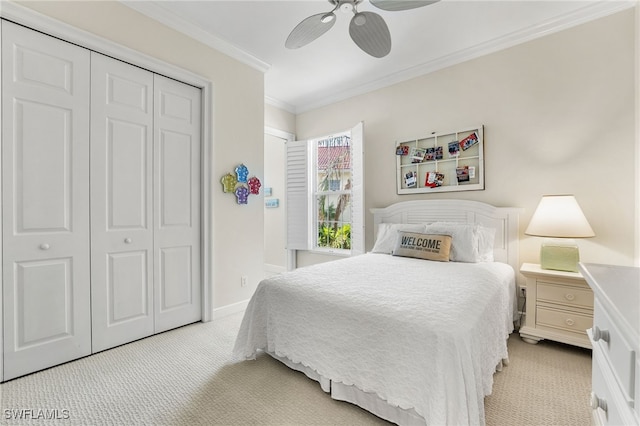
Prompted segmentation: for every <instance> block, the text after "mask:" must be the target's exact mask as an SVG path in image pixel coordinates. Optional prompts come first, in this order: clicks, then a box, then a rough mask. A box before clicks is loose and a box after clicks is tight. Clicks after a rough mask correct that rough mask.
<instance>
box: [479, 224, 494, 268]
mask: <svg viewBox="0 0 640 426" xmlns="http://www.w3.org/2000/svg"><path fill="white" fill-rule="evenodd" d="M477 230H478V262H493V246H494V244H495V241H496V228H487V227H486V226H482V225H478V226H477Z"/></svg>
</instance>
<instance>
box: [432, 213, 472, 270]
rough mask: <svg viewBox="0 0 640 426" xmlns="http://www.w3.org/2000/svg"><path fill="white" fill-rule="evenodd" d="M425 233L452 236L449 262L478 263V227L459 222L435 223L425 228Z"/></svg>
mask: <svg viewBox="0 0 640 426" xmlns="http://www.w3.org/2000/svg"><path fill="white" fill-rule="evenodd" d="M424 232H425V233H427V234H440V235H450V236H451V252H450V256H449V260H451V261H454V262H470V263H475V262H478V258H479V255H478V233H477V232H476V225H473V224H469V223H458V222H434V223H430V224H428V225H426V226H425V231H424Z"/></svg>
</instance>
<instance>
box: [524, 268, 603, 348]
mask: <svg viewBox="0 0 640 426" xmlns="http://www.w3.org/2000/svg"><path fill="white" fill-rule="evenodd" d="M520 273H521V274H522V275H524V277H525V278H526V279H527V292H526V294H527V304H526V314H525V323H524V326H522V327H521V328H520V336H521V337H522V340H524V341H525V342H527V343H531V344H535V343H538V342H539V341H540V340H542V339H550V340H555V341H557V342H562V343H568V344H570V345H575V346H581V347H583V348H589V349H591V342H590V341H589V337H588V336H587V331H586V330H587V329H588V328H591V327H592V326H593V292H592V291H591V289H590V288H589V286H588V285H587V283H586V281H585V279H584V278H583V276H582V275H581V274H580V273H578V272H563V271H554V270H550V269H542V268H540V265H538V264H533V263H523V264H522V267H521V268H520Z"/></svg>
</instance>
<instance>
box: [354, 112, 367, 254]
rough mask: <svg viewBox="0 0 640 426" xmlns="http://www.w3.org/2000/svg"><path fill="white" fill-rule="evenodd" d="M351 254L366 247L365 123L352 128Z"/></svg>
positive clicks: (360, 251)
mask: <svg viewBox="0 0 640 426" xmlns="http://www.w3.org/2000/svg"><path fill="white" fill-rule="evenodd" d="M351 168H352V170H351V173H352V178H353V182H352V183H351V215H352V217H351V255H352V256H354V255H358V254H362V253H364V251H365V247H364V125H363V123H362V122H360V123H358V124H356V126H355V127H354V128H353V129H351Z"/></svg>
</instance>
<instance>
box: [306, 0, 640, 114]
mask: <svg viewBox="0 0 640 426" xmlns="http://www.w3.org/2000/svg"><path fill="white" fill-rule="evenodd" d="M636 4H637V1H636V0H621V1H602V2H597V3H592V4H589V5H587V6H585V7H583V8H581V9H579V10H576V11H574V12H571V13H568V14H565V15H563V16H560V17H556V18H554V19H549V20H547V21H546V22H542V23H540V24H538V25H536V26H532V27H530V28H525V29H523V30H519V31H515V32H512V33H510V34H507V35H506V36H503V37H499V38H496V39H493V40H490V41H487V42H484V43H480V44H477V45H475V46H471V47H469V48H466V49H462V50H459V51H457V52H454V53H452V54H450V55H446V56H442V57H439V58H436V59H433V60H431V61H428V62H425V63H423V64H420V65H417V66H415V67H412V68H408V69H405V70H402V71H399V72H397V73H394V74H391V75H388V76H386V77H384V78H381V79H378V80H375V81H372V82H369V83H366V84H361V85H358V86H354V87H352V88H350V89H346V90H340V91H339V92H337V93H335V94H332V95H329V96H325V97H323V98H322V99H317V100H310V101H309V102H306V103H302V104H300V105H297V106H296V107H295V113H296V114H300V113H303V112H308V111H311V110H314V109H317V108H321V107H324V106H327V105H331V104H333V103H336V102H339V101H343V100H345V99H348V98H351V97H354V96H358V95H362V94H365V93H369V92H372V91H374V90H378V89H382V88H385V87H388V86H391V85H394V84H397V83H401V82H403V81H407V80H410V79H412V78H416V77H420V76H423V75H426V74H429V73H432V72H434V71H438V70H440V69H443V68H446V67H449V66H452V65H457V64H460V63H463V62H466V61H469V60H471V59H475V58H479V57H481V56H484V55H488V54H490V53H494V52H498V51H500V50H504V49H507V48H509V47H513V46H516V45H518V44H522V43H525V42H528V41H531V40H535V39H537V38H540V37H544V36H546V35H549V34H553V33H556V32H559V31H562V30H565V29H568V28H571V27H574V26H577V25H580V24H584V23H587V22H590V21H593V20H596V19H599V18H603V17H605V16H609V15H612V14H614V13H617V12H621V11H623V10H626V9H629V8H631V7H634V6H635V5H636ZM638 7H640V6H638Z"/></svg>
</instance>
